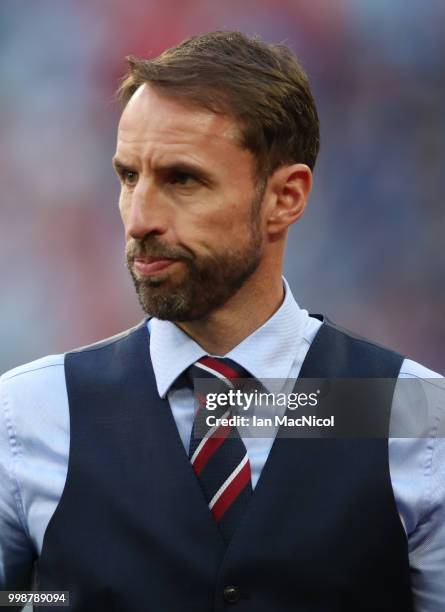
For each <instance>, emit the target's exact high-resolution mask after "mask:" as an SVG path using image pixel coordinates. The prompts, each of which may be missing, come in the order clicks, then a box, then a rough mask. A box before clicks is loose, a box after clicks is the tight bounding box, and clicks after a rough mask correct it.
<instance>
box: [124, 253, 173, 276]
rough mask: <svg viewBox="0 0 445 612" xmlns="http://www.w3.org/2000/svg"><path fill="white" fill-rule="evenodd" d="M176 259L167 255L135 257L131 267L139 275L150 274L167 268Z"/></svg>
mask: <svg viewBox="0 0 445 612" xmlns="http://www.w3.org/2000/svg"><path fill="white" fill-rule="evenodd" d="M177 261H178V260H176V259H169V258H167V257H136V258H135V259H134V262H133V268H134V270H136V272H138V274H140V275H141V276H151V275H152V274H156V273H157V272H160V271H161V270H165V269H167V268H169V267H170V266H172V265H173V264H174V263H176V262H177Z"/></svg>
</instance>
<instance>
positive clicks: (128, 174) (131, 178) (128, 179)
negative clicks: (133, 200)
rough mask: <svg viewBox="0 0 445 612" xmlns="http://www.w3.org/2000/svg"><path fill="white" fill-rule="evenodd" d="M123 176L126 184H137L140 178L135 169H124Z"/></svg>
mask: <svg viewBox="0 0 445 612" xmlns="http://www.w3.org/2000/svg"><path fill="white" fill-rule="evenodd" d="M121 177H122V180H123V182H124V183H125V184H126V185H135V184H136V182H137V180H138V174H137V172H133V170H122V174H121Z"/></svg>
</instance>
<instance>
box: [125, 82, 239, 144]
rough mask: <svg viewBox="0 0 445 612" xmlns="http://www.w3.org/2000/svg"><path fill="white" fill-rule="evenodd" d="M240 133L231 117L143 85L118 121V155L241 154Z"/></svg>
mask: <svg viewBox="0 0 445 612" xmlns="http://www.w3.org/2000/svg"><path fill="white" fill-rule="evenodd" d="M240 140H241V135H240V130H239V128H238V125H237V123H236V121H235V119H233V118H232V117H229V116H227V115H222V114H216V113H213V112H211V111H209V110H207V109H203V108H200V107H197V106H195V105H192V104H188V103H186V102H184V101H183V100H179V99H176V98H171V97H167V96H166V95H163V94H162V93H160V92H159V91H157V90H156V89H154V88H153V87H151V86H149V85H147V84H144V85H141V86H140V87H139V89H138V90H137V91H136V92H135V94H134V95H133V96H132V98H131V99H130V101H129V102H128V104H127V106H126V107H125V109H124V111H123V113H122V116H121V119H120V121H119V126H118V133H117V148H118V153H124V154H125V153H127V154H129V155H136V156H146V155H151V154H153V153H154V152H155V151H154V150H153V148H154V147H156V149H157V150H159V149H161V150H163V151H164V152H168V151H176V150H178V151H184V152H187V151H188V152H195V153H196V154H197V153H199V152H201V153H202V154H206V155H211V154H216V153H219V154H221V153H228V154H233V152H234V150H235V151H236V150H237V151H238V152H239V153H240V154H241V153H243V154H247V151H245V150H244V149H242V148H241V147H240Z"/></svg>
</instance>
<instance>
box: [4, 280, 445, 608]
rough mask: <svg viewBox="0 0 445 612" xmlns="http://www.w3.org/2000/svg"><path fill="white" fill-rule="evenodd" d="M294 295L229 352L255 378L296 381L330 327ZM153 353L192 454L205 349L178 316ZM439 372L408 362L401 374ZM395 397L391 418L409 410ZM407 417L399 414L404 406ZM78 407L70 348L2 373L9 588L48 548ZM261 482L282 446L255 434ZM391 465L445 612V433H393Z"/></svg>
mask: <svg viewBox="0 0 445 612" xmlns="http://www.w3.org/2000/svg"><path fill="white" fill-rule="evenodd" d="M284 286H285V298H284V301H283V303H282V305H281V306H280V308H279V309H278V310H277V311H276V312H275V314H274V315H273V316H272V317H271V318H270V319H269V320H268V321H266V323H264V324H263V325H262V326H261V327H259V328H258V329H257V330H256V331H254V332H253V333H252V334H251V335H250V336H248V337H247V338H245V339H244V340H243V341H242V342H241V343H240V344H239V345H238V346H236V347H235V348H234V349H232V350H231V351H230V352H229V353H227V355H226V357H230V358H231V359H233V360H234V361H236V362H238V363H239V364H240V365H242V366H243V367H244V368H245V369H246V370H248V371H249V372H250V373H251V374H252V375H253V376H254V377H256V378H258V379H260V380H264V379H289V378H291V379H295V378H297V377H298V374H299V371H300V368H301V366H302V363H303V361H304V358H305V356H306V354H307V351H308V349H309V347H310V345H311V343H312V341H313V339H314V337H315V335H316V333H317V331H318V329H319V327H320V325H321V322H320V321H318V320H317V319H314V318H313V317H310V316H309V315H308V312H307V311H306V310H303V309H301V308H300V307H299V306H298V304H297V303H296V302H295V300H294V298H293V296H292V293H291V291H290V289H289V286H288V285H287V283H286V281H284ZM148 327H149V331H150V354H151V358H152V362H153V368H154V373H155V377H156V384H157V389H158V392H159V395H160V396H162V397H165V396H166V397H167V398H168V400H169V403H170V406H171V410H172V413H173V416H174V419H175V422H176V425H177V427H178V431H179V434H180V437H181V440H182V442H183V444H184V451H185V452H187V451H188V445H189V440H190V434H191V429H192V423H193V411H194V401H193V395H192V392H191V390H190V389H188V388H184V387H180V386H178V385H177V384H175V381H176V380H177V379H178V377H179V375H180V374H181V373H182V372H183V371H184V370H185V369H186V368H187V367H188V366H190V365H191V364H192V363H194V362H195V361H196V360H198V359H199V358H200V357H202V356H203V355H205V354H206V353H205V351H204V350H203V349H202V347H201V346H199V345H198V344H197V343H196V342H194V341H193V340H192V339H191V338H190V337H188V336H187V335H186V334H185V333H184V332H182V331H181V330H180V329H179V328H178V327H177V326H176V325H174V324H173V323H171V322H168V321H160V320H158V319H151V320H150V321H149V322H148ZM437 377H440V375H439V374H437V373H435V372H432V371H431V370H428V369H427V368H425V367H423V366H422V365H420V364H418V363H416V362H414V361H411V360H409V359H405V360H404V362H403V364H402V368H401V372H400V378H421V379H426V378H437ZM401 397H402V396H401V395H400V394H399V397H398V398H397V386H396V393H395V396H394V401H393V407H392V411H393V412H392V415H391V421H392V420H393V418H398V419H402V420H403V418H404V417H405V414H404V410H405V411H406V403H404V401H401ZM396 412H397V413H398V414H395V413H396ZM69 433H70V432H69V408H68V397H67V390H66V385H65V372H64V355H63V354H62V355H50V356H47V357H43V358H41V359H37V360H36V361H33V362H31V363H27V364H25V365H22V366H19V367H17V368H14V369H13V370H10V371H9V372H6V373H5V374H4V375H3V376H2V377H1V378H0V589H6V588H8V589H13V588H20V587H22V588H25V589H26V588H28V587H29V581H30V576H31V572H32V559H33V554H34V555H35V554H37V555H39V554H40V551H41V548H42V542H43V536H44V533H45V530H46V527H47V525H48V522H49V520H50V518H51V516H52V514H53V513H54V510H55V508H56V506H57V504H58V502H59V499H60V496H61V494H62V490H63V487H64V484H65V480H66V475H67V467H68V466H67V463H68V450H69ZM244 443H245V445H246V449H247V453H248V455H249V460H250V465H251V472H252V486H253V487H255V485H256V483H257V482H258V478H259V476H260V474H261V470H262V468H263V466H264V464H265V462H266V459H267V457H268V454H269V451H270V449H271V446H272V444H273V439H271V438H254V437H250V438H245V439H244ZM389 467H390V475H391V483H392V487H393V491H394V496H395V501H396V504H397V509H398V512H399V516H400V519H401V522H402V524H403V527H404V529H405V532H406V534H407V539H408V547H409V560H410V567H411V570H412V585H413V591H414V595H415V601H416V611H417V612H443V611H445V440H444V439H443V438H439V437H436V436H435V432H434V430H432V431H431V436H430V437H424V438H390V440H389Z"/></svg>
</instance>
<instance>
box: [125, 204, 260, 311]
mask: <svg viewBox="0 0 445 612" xmlns="http://www.w3.org/2000/svg"><path fill="white" fill-rule="evenodd" d="M262 195H263V194H262V193H261V194H257V196H256V197H255V198H254V200H253V201H252V204H251V224H250V227H249V231H248V233H247V234H246V241H245V242H244V243H243V244H242V245H239V244H236V245H233V246H232V247H230V248H226V249H225V250H221V251H219V252H214V253H212V254H209V255H201V256H197V255H196V254H195V253H194V252H193V251H192V250H190V249H188V248H187V247H184V246H180V245H177V246H176V245H169V244H165V243H163V242H161V241H160V240H159V239H158V238H157V237H156V236H153V235H151V236H147V237H146V238H145V239H144V240H140V241H139V240H132V241H130V242H129V243H128V244H127V248H126V253H125V263H126V266H127V267H128V269H129V271H130V275H131V277H132V279H133V283H134V286H135V289H136V293H137V296H138V299H139V303H140V304H141V306H142V309H143V311H144V312H145V313H146V314H147V315H150V316H154V317H156V318H157V319H164V320H168V321H196V320H198V319H202V318H204V317H206V316H207V315H208V314H210V313H211V312H212V311H213V310H215V309H217V308H219V307H221V306H223V305H224V304H225V303H226V302H227V301H228V300H229V299H230V298H231V297H232V296H233V295H235V294H236V293H237V291H238V290H239V289H240V288H241V287H242V286H243V285H244V283H245V282H246V281H247V279H248V278H249V277H250V276H251V275H252V274H253V273H254V272H255V270H256V269H257V268H258V265H259V263H260V261H261V257H262V254H263V239H262V234H261V230H260V223H259V207H260V204H261V201H262ZM138 257H157V258H168V259H174V260H178V261H181V262H183V264H184V265H183V270H185V272H184V273H182V278H181V279H180V280H177V281H174V280H173V279H172V278H171V276H170V275H169V273H168V271H167V272H166V273H163V272H162V271H160V272H159V273H158V274H156V275H155V276H152V277H142V278H141V277H138V276H137V275H136V274H135V273H134V271H133V269H132V263H133V261H134V259H135V258H138Z"/></svg>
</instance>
